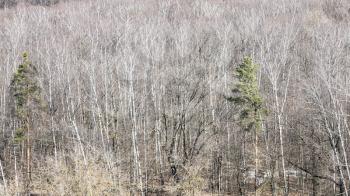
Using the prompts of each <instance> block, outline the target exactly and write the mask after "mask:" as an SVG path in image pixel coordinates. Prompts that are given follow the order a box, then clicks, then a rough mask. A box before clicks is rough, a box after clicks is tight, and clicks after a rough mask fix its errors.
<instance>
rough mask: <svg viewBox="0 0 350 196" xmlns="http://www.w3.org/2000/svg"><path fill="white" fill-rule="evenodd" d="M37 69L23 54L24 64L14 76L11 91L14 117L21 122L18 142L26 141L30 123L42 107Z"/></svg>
mask: <svg viewBox="0 0 350 196" xmlns="http://www.w3.org/2000/svg"><path fill="white" fill-rule="evenodd" d="M37 74H38V72H37V69H36V68H35V66H33V65H32V63H31V62H30V61H29V58H28V54H27V53H24V54H23V62H22V64H20V65H19V66H18V68H17V70H16V72H15V73H14V75H13V79H12V81H11V86H10V91H11V94H12V96H13V98H14V116H15V117H16V118H17V120H18V121H19V122H20V127H19V128H17V131H16V138H15V139H16V140H18V141H21V140H23V139H24V136H25V130H26V129H27V126H28V123H29V122H28V121H29V119H30V118H31V117H32V115H33V114H34V113H35V110H37V109H38V108H40V107H41V99H40V93H41V89H40V87H39V85H38V82H37V80H36V77H37Z"/></svg>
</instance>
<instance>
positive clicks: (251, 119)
mask: <svg viewBox="0 0 350 196" xmlns="http://www.w3.org/2000/svg"><path fill="white" fill-rule="evenodd" d="M258 68H259V65H257V64H254V63H253V61H252V59H251V58H250V57H245V58H244V60H243V63H242V64H240V65H239V66H238V67H237V68H236V70H235V77H236V78H237V79H238V83H237V84H236V85H235V87H234V88H233V89H232V93H233V96H231V97H229V98H228V100H229V101H231V102H233V103H234V104H236V105H237V106H239V108H240V116H239V121H240V126H241V127H242V129H243V130H245V131H251V130H254V129H255V130H258V131H259V130H260V129H261V118H262V115H263V114H264V113H265V109H264V107H263V99H262V97H261V95H260V93H259V87H258V81H257V71H258Z"/></svg>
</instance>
